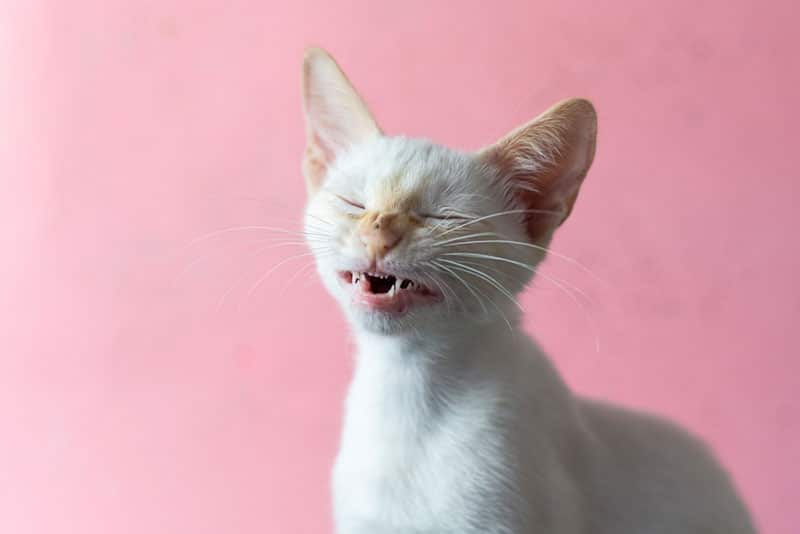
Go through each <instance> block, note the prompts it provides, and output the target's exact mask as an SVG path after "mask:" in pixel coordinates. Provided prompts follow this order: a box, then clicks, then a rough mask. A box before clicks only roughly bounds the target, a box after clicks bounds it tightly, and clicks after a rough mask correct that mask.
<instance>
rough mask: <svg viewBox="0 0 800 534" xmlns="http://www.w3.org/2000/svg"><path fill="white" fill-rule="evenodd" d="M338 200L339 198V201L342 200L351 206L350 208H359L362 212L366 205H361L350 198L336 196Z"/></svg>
mask: <svg viewBox="0 0 800 534" xmlns="http://www.w3.org/2000/svg"><path fill="white" fill-rule="evenodd" d="M336 198H338V199H339V200H341V201H342V202H344V203H345V204H349V205H350V206H353V207H354V208H358V209H360V210H363V209H364V205H363V204H359V203H358V202H356V201H355V200H350V199H349V198H346V197H343V196H342V195H336Z"/></svg>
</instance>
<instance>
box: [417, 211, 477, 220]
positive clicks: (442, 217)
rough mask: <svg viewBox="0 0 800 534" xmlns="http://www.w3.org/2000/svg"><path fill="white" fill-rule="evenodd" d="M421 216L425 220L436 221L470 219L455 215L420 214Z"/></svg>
mask: <svg viewBox="0 0 800 534" xmlns="http://www.w3.org/2000/svg"><path fill="white" fill-rule="evenodd" d="M419 216H420V217H423V218H425V219H434V220H437V221H466V220H467V219H468V217H463V216H461V215H453V214H447V215H441V214H436V213H420V214H419Z"/></svg>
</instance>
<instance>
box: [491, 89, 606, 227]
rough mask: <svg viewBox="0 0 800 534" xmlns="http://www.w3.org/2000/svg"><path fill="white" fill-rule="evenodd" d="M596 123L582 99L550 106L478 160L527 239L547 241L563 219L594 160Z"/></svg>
mask: <svg viewBox="0 0 800 534" xmlns="http://www.w3.org/2000/svg"><path fill="white" fill-rule="evenodd" d="M596 132H597V119H596V115H595V112H594V107H593V106H592V104H591V103H590V102H588V101H587V100H581V99H572V100H567V101H564V102H561V103H559V104H556V105H555V106H553V107H552V108H551V109H549V110H548V111H546V112H545V113H544V114H542V115H541V116H539V117H538V118H536V119H534V120H533V121H531V122H529V123H528V124H526V125H524V126H522V127H521V128H518V129H517V130H515V131H513V132H511V133H510V134H508V135H507V136H506V137H504V138H503V139H501V140H500V141H499V142H497V143H496V144H495V145H493V146H492V147H490V148H489V149H487V150H486V151H484V153H483V155H484V157H486V158H487V159H488V161H489V162H490V163H491V164H492V165H494V166H495V167H496V168H497V170H498V173H499V178H500V180H502V182H503V186H504V188H505V189H506V194H507V196H508V198H509V200H511V202H513V204H514V206H515V207H520V208H522V209H526V210H530V211H529V213H527V214H526V216H525V221H526V224H527V229H528V233H529V235H530V236H531V238H532V239H534V240H538V239H541V238H544V237H547V235H548V234H549V232H550V231H552V230H554V229H555V228H557V227H558V226H559V225H560V224H561V223H562V222H564V220H565V219H566V218H567V216H569V214H570V212H571V211H572V207H573V205H574V203H575V199H576V198H577V196H578V190H579V189H580V185H581V183H582V182H583V179H584V177H585V176H586V173H587V171H588V170H589V166H590V165H591V164H592V160H593V159H594V150H595V137H596Z"/></svg>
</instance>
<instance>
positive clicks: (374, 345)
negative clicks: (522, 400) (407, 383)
mask: <svg viewBox="0 0 800 534" xmlns="http://www.w3.org/2000/svg"><path fill="white" fill-rule="evenodd" d="M520 335H522V334H521V332H520V330H519V327H518V326H517V323H516V321H513V322H511V323H510V324H509V323H507V322H505V321H502V320H501V321H493V322H486V323H470V322H465V323H461V324H457V325H440V326H439V327H436V328H433V327H432V328H429V329H426V330H425V331H424V332H409V333H403V334H392V335H386V334H379V333H374V332H369V331H365V330H360V329H356V330H355V339H356V345H357V349H358V350H357V353H356V378H359V377H362V378H364V379H365V380H370V381H374V382H375V383H377V382H381V383H382V387H385V386H386V383H387V382H389V383H394V382H397V381H403V380H412V381H416V382H417V383H419V384H420V385H423V386H424V385H426V384H427V385H435V383H440V382H442V381H448V382H453V379H454V378H459V377H465V376H469V375H471V374H472V371H475V370H478V369H482V368H486V367H488V366H492V367H493V366H497V365H498V363H499V362H500V361H502V359H503V358H504V357H507V356H508V355H509V354H510V353H511V352H513V350H512V347H513V345H515V344H516V342H517V340H518V338H519V336H520Z"/></svg>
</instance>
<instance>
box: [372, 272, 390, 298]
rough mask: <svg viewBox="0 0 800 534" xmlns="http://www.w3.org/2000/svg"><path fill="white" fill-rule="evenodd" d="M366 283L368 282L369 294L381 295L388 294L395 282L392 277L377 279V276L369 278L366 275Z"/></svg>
mask: <svg viewBox="0 0 800 534" xmlns="http://www.w3.org/2000/svg"><path fill="white" fill-rule="evenodd" d="M367 281H368V282H369V291H370V293H375V294H381V293H388V292H389V290H390V289H392V286H393V285H394V282H395V277H394V276H388V277H386V278H378V277H377V276H370V275H367Z"/></svg>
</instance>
